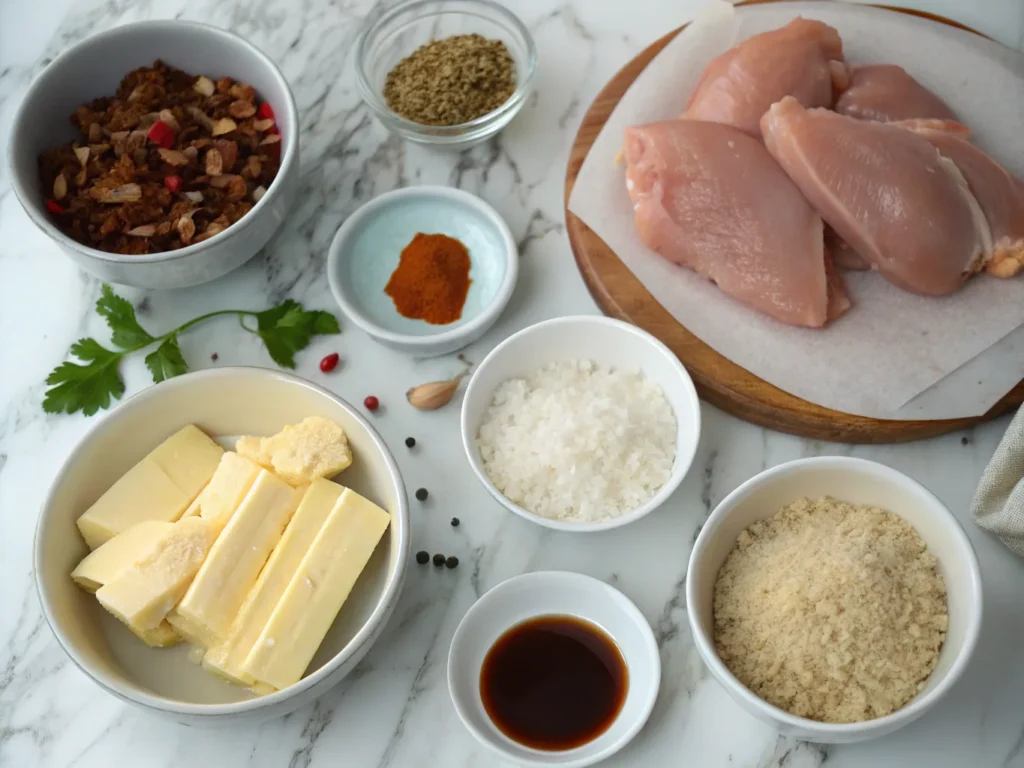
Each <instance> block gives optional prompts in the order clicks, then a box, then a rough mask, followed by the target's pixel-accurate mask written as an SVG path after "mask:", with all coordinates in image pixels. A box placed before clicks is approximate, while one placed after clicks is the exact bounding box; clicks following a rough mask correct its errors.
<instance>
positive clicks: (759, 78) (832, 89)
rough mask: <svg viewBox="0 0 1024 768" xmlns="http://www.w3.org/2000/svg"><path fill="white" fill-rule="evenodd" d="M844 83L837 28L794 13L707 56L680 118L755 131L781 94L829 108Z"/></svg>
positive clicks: (753, 133) (844, 74) (756, 134)
mask: <svg viewBox="0 0 1024 768" xmlns="http://www.w3.org/2000/svg"><path fill="white" fill-rule="evenodd" d="M847 84H848V75H847V71H846V64H844V63H843V41H842V40H840V38H839V33H838V32H836V30H835V29H833V28H832V27H830V26H829V25H828V24H823V23H822V22H820V21H813V20H811V19H801V18H797V19H793V21H791V22H790V23H789V24H787V25H786V26H784V27H781V28H779V29H775V30H772V31H771V32H763V33H761V34H760V35H754V36H753V37H751V38H749V39H747V40H745V41H743V42H742V43H740V44H739V45H737V46H736V47H735V48H731V49H730V50H728V51H726V52H725V53H723V54H722V55H721V56H719V57H718V58H716V59H714V60H712V62H711V63H710V64H708V65H707V67H706V68H705V69H704V73H703V74H702V75H701V78H700V82H698V83H697V88H696V89H695V90H694V92H693V95H692V96H691V97H690V102H689V104H688V105H687V107H686V112H685V113H683V117H684V118H686V119H688V120H707V121H710V122H715V123H727V124H729V125H734V126H736V127H737V128H739V129H740V130H742V131H746V132H747V133H749V134H751V135H752V136H760V135H761V134H760V130H759V128H758V125H759V123H760V120H761V115H763V114H764V113H765V112H767V111H768V107H770V106H771V105H772V104H774V103H775V102H776V101H778V100H779V99H781V98H782V97H783V96H793V97H795V98H796V99H797V100H798V101H799V102H800V103H801V104H803V105H805V106H808V107H830V106H832V104H833V102H834V101H835V96H834V94H835V93H836V92H837V91H842V90H843V89H844V88H846V86H847Z"/></svg>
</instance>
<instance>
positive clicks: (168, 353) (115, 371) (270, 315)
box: [43, 285, 341, 416]
mask: <svg viewBox="0 0 1024 768" xmlns="http://www.w3.org/2000/svg"><path fill="white" fill-rule="evenodd" d="M96 312H97V314H99V315H100V317H102V318H103V319H104V320H106V321H107V325H108V326H110V331H111V335H110V342H111V344H113V346H115V347H117V349H107V348H106V347H104V346H103V345H102V344H100V343H99V342H98V341H96V340H95V339H91V338H85V339H79V340H78V341H76V342H75V343H74V344H72V345H71V354H72V355H73V356H74V357H76V358H78V359H79V360H80V361H81V362H79V363H75V362H71V361H70V360H68V361H65V362H63V363H61V364H60V365H58V366H57V367H56V368H54V369H53V371H52V372H51V373H50V375H49V376H48V377H47V379H46V383H47V384H49V385H50V388H49V389H48V390H46V397H45V398H44V399H43V410H44V411H46V412H47V413H75V412H76V411H81V412H82V413H84V414H85V415H86V416H92V415H93V414H94V413H96V412H97V411H99V410H103V409H106V408H109V407H110V403H111V400H119V399H120V398H121V396H122V395H124V379H122V378H121V372H120V363H121V359H122V358H124V357H125V356H127V355H130V354H132V353H134V352H138V351H140V350H142V349H145V348H146V347H150V346H152V345H154V344H156V345H157V347H156V349H154V350H153V351H152V352H150V353H149V354H148V355H146V367H147V368H149V372H150V373H151V374H152V375H153V381H155V382H160V381H163V380H164V379H169V378H172V377H174V376H180V375H181V374H183V373H185V372H186V371H188V364H187V363H186V362H185V358H183V357H182V356H181V349H180V348H179V347H178V337H179V336H180V335H181V334H182V333H184V332H185V331H187V330H188V329H190V328H191V327H192V326H194V325H198V324H199V323H202V322H203V321H205V320H209V319H211V318H214V317H221V316H224V315H234V316H235V317H237V318H238V321H239V323H240V324H241V326H242V328H244V329H245V330H246V331H248V332H249V333H252V334H255V335H257V336H259V337H260V338H261V339H262V340H263V343H264V345H266V347H267V352H269V353H270V357H271V358H273V360H274V362H275V363H277V364H278V365H280V366H282V367H284V368H294V367H295V353H296V352H299V351H300V350H303V349H305V348H306V347H307V346H309V342H310V341H311V340H312V338H313V337H314V336H321V335H330V334H335V333H341V329H340V328H339V327H338V320H337V318H335V317H334V315H332V314H331V313H330V312H323V311H320V310H306V309H303V308H302V305H301V304H299V303H298V302H297V301H292V300H291V299H288V300H287V301H285V302H283V303H281V304H278V305H277V306H276V307H272V308H270V309H268V310H265V311H263V312H251V311H248V310H244V309H221V310H218V311H216V312H208V313H206V314H205V315H200V316H199V317H196V318H193V319H192V320H189V321H188V322H187V323H183V324H181V325H179V326H178V327H177V328H174V329H173V330H170V331H168V332H167V333H165V334H163V335H161V336H153V335H152V334H150V333H149V332H148V331H147V330H146V329H145V328H143V327H142V326H141V325H140V324H139V321H138V319H136V317H135V307H133V306H132V304H131V302H130V301H128V300H127V299H125V298H123V297H121V296H118V295H117V294H116V293H114V291H113V289H112V288H111V287H110V286H109V285H104V286H103V290H102V292H101V294H100V298H99V300H98V301H97V302H96ZM246 321H248V324H247V322H246ZM253 321H255V327H253Z"/></svg>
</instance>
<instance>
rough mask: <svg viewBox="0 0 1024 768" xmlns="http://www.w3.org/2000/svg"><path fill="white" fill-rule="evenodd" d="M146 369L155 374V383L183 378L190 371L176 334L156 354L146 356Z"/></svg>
mask: <svg viewBox="0 0 1024 768" xmlns="http://www.w3.org/2000/svg"><path fill="white" fill-rule="evenodd" d="M146 367H147V368H149V372H150V373H152V374H153V381H155V382H157V383H159V382H161V381H163V380H164V379H170V378H173V377H175V376H181V374H183V373H185V372H186V371H188V365H187V364H186V363H185V358H183V357H182V356H181V349H180V348H179V347H178V337H177V336H176V335H174V334H172V335H170V336H168V337H167V338H166V339H164V343H163V344H161V345H160V346H159V347H157V348H156V350H155V351H154V352H150V353H149V354H148V355H146Z"/></svg>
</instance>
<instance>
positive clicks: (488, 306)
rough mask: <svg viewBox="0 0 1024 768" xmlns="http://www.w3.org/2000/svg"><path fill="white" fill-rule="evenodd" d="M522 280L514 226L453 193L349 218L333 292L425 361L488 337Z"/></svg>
mask: <svg viewBox="0 0 1024 768" xmlns="http://www.w3.org/2000/svg"><path fill="white" fill-rule="evenodd" d="M518 275H519V255H518V251H517V249H516V243H515V240H514V239H513V238H512V233H511V232H510V231H509V228H508V225H507V224H506V223H505V221H504V220H503V219H502V218H501V216H500V215H499V214H498V212H497V211H495V210H494V209H493V208H491V206H489V205H488V204H487V203H485V202H484V201H483V200H481V199H480V198H478V197H476V196H475V195H472V194H470V193H469V192H464V191H462V190H460V189H453V188H450V187H430V186H425V187H409V188H406V189H397V190H394V191H392V192H388V193H386V194H384V195H381V196H379V197H377V198H374V199H373V200H372V201H370V202H369V203H367V204H366V205H364V206H363V207H362V208H360V209H359V210H357V211H356V212H355V213H354V214H352V215H351V216H350V217H349V218H348V219H346V220H345V223H344V224H342V226H341V228H340V229H339V230H338V234H337V235H335V237H334V242H332V243H331V249H330V253H329V254H328V257H327V276H328V280H329V282H330V285H331V292H332V293H333V294H334V298H335V299H336V300H337V302H338V305H339V306H340V307H341V310H342V312H344V313H345V315H347V316H348V318H349V320H351V321H352V323H353V324H355V325H357V326H359V327H360V328H362V329H363V330H364V331H366V332H367V333H368V334H370V336H372V337H373V338H375V339H376V340H377V341H379V342H380V343H382V344H384V345H386V346H388V347H391V348H393V349H397V350H399V351H401V352H408V353H409V354H412V355H416V356H417V357H436V356H438V355H445V354H449V353H450V352H454V351H456V350H458V349H461V348H462V347H465V346H466V345H467V344H470V343H472V342H474V341H476V340H477V339H479V338H480V337H481V336H482V335H483V334H484V332H485V331H487V329H488V328H490V327H491V325H493V324H494V321H495V320H497V319H498V316H499V315H500V314H501V312H502V310H504V308H505V306H506V305H507V304H508V300H509V298H511V296H512V290H513V289H514V288H515V284H516V278H517V277H518Z"/></svg>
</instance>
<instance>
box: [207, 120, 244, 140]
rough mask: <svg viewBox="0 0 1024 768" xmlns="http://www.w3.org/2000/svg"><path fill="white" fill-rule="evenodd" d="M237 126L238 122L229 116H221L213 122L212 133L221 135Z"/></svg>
mask: <svg viewBox="0 0 1024 768" xmlns="http://www.w3.org/2000/svg"><path fill="white" fill-rule="evenodd" d="M237 128H238V123H236V122H235V121H234V120H232V119H231V118H230V117H222V118H221V119H220V120H215V121H214V122H213V130H212V131H211V133H213V135H214V136H223V135H224V134H225V133H231V132H232V131H234V130H236V129H237Z"/></svg>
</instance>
